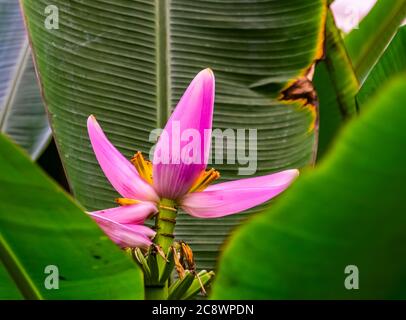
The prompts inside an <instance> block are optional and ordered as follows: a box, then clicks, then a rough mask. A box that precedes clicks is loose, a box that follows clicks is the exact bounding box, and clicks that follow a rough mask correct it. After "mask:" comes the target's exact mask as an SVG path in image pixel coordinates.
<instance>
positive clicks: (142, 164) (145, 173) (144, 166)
mask: <svg viewBox="0 0 406 320" xmlns="http://www.w3.org/2000/svg"><path fill="white" fill-rule="evenodd" d="M131 163H132V164H133V165H134V167H135V169H137V171H138V174H139V175H140V176H141V178H143V179H144V180H145V181H146V182H148V183H149V184H151V185H152V183H153V180H152V162H151V161H148V160H145V159H144V156H143V155H142V153H141V152H140V151H138V152H137V153H136V154H135V155H134V157H132V159H131Z"/></svg>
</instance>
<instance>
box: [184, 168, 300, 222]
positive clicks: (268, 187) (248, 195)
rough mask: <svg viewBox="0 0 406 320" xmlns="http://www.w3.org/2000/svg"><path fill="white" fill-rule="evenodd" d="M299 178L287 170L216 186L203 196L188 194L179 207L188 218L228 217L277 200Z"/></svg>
mask: <svg viewBox="0 0 406 320" xmlns="http://www.w3.org/2000/svg"><path fill="white" fill-rule="evenodd" d="M298 175H299V171H298V170H286V171H282V172H278V173H274V174H270V175H267V176H262V177H255V178H248V179H240V180H235V181H231V182H224V183H219V184H216V185H213V186H211V187H208V188H207V189H206V190H204V191H203V192H194V193H189V194H187V195H186V196H185V197H184V198H183V199H182V202H181V206H182V209H184V210H185V211H186V212H188V213H189V214H190V215H192V216H194V217H198V218H218V217H223V216H227V215H230V214H233V213H238V212H241V211H244V210H247V209H249V208H252V207H255V206H257V205H260V204H261V203H264V202H266V201H268V200H270V199H271V198H273V197H275V196H277V195H278V194H279V193H281V192H282V191H284V190H285V189H286V188H287V187H288V186H289V185H290V184H291V182H292V181H293V180H294V179H295V178H296V177H297V176H298Z"/></svg>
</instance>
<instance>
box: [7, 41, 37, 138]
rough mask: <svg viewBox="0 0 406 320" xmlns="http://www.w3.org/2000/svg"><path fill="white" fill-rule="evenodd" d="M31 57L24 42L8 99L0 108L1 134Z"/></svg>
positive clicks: (28, 48) (26, 42)
mask: <svg viewBox="0 0 406 320" xmlns="http://www.w3.org/2000/svg"><path fill="white" fill-rule="evenodd" d="M29 57H30V47H29V44H28V40H27V39H26V40H25V41H24V44H23V46H22V48H21V51H20V55H19V58H18V60H17V64H16V68H15V72H14V74H13V76H12V80H11V85H10V87H9V89H8V91H7V94H6V97H5V99H4V103H3V106H2V107H1V108H0V110H1V111H0V132H4V131H5V124H6V119H7V117H8V115H9V113H10V111H11V106H12V105H13V102H14V99H15V97H16V94H17V90H18V87H19V86H20V82H21V79H22V77H23V75H24V70H25V67H26V65H27V61H28V59H29Z"/></svg>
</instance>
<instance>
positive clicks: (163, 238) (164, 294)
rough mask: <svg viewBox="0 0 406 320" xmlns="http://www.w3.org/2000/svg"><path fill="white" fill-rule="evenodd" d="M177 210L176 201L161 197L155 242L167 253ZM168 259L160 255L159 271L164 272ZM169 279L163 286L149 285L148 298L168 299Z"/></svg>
mask: <svg viewBox="0 0 406 320" xmlns="http://www.w3.org/2000/svg"><path fill="white" fill-rule="evenodd" d="M176 215H177V211H176V209H175V201H173V200H169V199H161V201H160V203H159V212H158V214H157V215H156V218H155V229H156V236H155V239H154V243H155V244H156V245H158V246H159V247H161V249H162V251H163V252H164V253H165V254H167V253H168V250H169V247H170V246H171V245H172V244H173V241H174V236H173V231H174V229H175V223H176ZM165 265H166V261H165V260H164V259H163V258H162V257H161V256H159V255H158V269H159V273H160V274H161V273H162V272H163V269H164V268H165ZM168 286H169V284H168V281H166V282H165V283H164V284H163V285H162V286H147V287H146V288H145V297H146V299H151V300H166V299H167V298H168Z"/></svg>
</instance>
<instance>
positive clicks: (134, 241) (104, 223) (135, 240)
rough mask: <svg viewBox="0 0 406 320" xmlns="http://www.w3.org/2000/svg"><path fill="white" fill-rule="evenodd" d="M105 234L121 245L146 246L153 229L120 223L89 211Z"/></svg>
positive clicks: (153, 232) (152, 234)
mask: <svg viewBox="0 0 406 320" xmlns="http://www.w3.org/2000/svg"><path fill="white" fill-rule="evenodd" d="M90 216H91V217H92V218H93V219H94V220H95V221H96V222H97V224H98V225H99V226H100V228H101V229H102V230H103V231H104V232H105V233H106V234H107V236H108V237H109V238H110V239H111V240H113V241H114V242H115V243H117V244H118V245H119V246H121V247H132V248H135V247H138V248H144V249H146V248H148V247H149V246H150V245H151V244H152V241H151V240H150V237H153V236H155V231H153V230H151V229H149V228H148V227H146V226H141V225H126V224H120V223H117V222H115V221H113V220H110V219H108V218H105V217H103V216H99V215H97V214H94V213H90Z"/></svg>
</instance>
